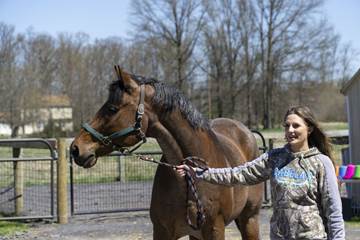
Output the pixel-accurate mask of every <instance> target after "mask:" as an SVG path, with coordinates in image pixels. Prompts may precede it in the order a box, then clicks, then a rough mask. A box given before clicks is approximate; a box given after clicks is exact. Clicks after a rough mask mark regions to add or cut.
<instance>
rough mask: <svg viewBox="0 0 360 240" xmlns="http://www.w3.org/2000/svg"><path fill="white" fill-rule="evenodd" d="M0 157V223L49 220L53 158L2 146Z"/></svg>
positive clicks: (52, 185)
mask: <svg viewBox="0 0 360 240" xmlns="http://www.w3.org/2000/svg"><path fill="white" fill-rule="evenodd" d="M4 142H5V140H0V145H1V144H4ZM27 144H29V143H27ZM0 156H1V158H0V219H3V220H6V219H25V218H26V219H30V218H53V217H54V210H55V201H54V199H55V191H54V190H55V189H54V175H53V174H54V166H55V160H56V159H55V157H54V156H49V151H44V149H43V150H39V149H37V150H35V151H34V150H32V149H23V150H20V148H12V147H6V146H5V147H4V146H3V145H1V148H0Z"/></svg>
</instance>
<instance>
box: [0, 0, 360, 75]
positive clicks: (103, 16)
mask: <svg viewBox="0 0 360 240" xmlns="http://www.w3.org/2000/svg"><path fill="white" fill-rule="evenodd" d="M130 2H131V0H0V21H2V22H5V23H7V24H12V25H14V26H15V28H16V31H17V32H24V31H26V30H27V29H28V28H29V27H30V26H32V28H33V30H34V31H35V32H44V33H49V34H51V35H53V36H56V35H57V33H59V32H70V33H75V32H85V33H87V34H89V35H90V37H91V38H92V39H94V38H106V37H109V36H120V37H122V38H124V39H126V38H127V36H129V31H130V28H131V25H130V23H129V22H130V21H131V17H130V16H131V14H130ZM359 12H360V0H327V1H326V2H325V7H324V14H326V15H327V17H328V19H329V21H330V22H331V23H332V24H333V25H334V28H335V31H336V32H337V33H339V34H340V35H341V38H342V40H343V42H350V43H351V44H352V46H353V47H354V48H355V49H356V50H357V51H358V52H359V53H360V28H359V26H358V24H359V23H360V13H359ZM356 65H357V66H355V69H354V70H356V69H358V68H359V67H360V59H358V62H357V63H356Z"/></svg>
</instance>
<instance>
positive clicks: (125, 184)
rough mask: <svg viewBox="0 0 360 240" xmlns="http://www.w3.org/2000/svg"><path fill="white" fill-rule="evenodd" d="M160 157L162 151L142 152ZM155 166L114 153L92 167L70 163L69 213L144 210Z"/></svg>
mask: <svg viewBox="0 0 360 240" xmlns="http://www.w3.org/2000/svg"><path fill="white" fill-rule="evenodd" d="M142 153H143V154H146V155H153V157H154V158H155V159H157V160H160V157H161V152H142ZM156 167H157V166H156V165H154V164H149V163H145V162H143V161H141V160H139V159H138V158H137V157H135V156H124V155H122V154H120V153H114V154H112V155H111V156H108V157H102V158H100V159H98V161H97V163H96V165H95V166H94V167H92V168H91V169H83V168H81V167H78V166H77V165H76V164H74V163H73V162H71V171H70V179H71V180H70V182H71V213H72V214H75V215H76V214H87V213H105V212H121V211H136V210H145V209H149V207H150V200H151V191H152V185H153V179H154V176H155V170H156Z"/></svg>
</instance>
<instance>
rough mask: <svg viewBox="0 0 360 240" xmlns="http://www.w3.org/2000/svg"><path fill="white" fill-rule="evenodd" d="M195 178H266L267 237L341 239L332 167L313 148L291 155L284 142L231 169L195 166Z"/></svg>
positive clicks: (233, 181)
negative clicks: (270, 210)
mask: <svg viewBox="0 0 360 240" xmlns="http://www.w3.org/2000/svg"><path fill="white" fill-rule="evenodd" d="M197 177H198V178H200V179H203V180H205V181H208V182H211V183H216V184H223V185H229V186H232V185H235V184H243V185H253V184H257V183H260V182H262V181H265V180H268V179H270V184H271V198H272V203H273V215H272V217H271V220H270V226H271V227H270V238H271V239H272V240H278V239H282V240H285V239H286V240H292V239H311V240H314V239H336V240H338V239H345V230H344V222H343V218H342V209H341V199H340V194H339V191H338V185H337V179H336V176H335V171H334V167H333V164H332V162H331V160H330V159H329V158H328V157H327V156H325V155H323V154H321V153H320V152H319V151H318V149H317V148H311V149H309V150H308V151H304V152H299V153H292V152H291V151H290V150H289V147H288V146H285V147H283V148H279V149H274V150H271V151H269V152H267V153H264V154H263V155H261V156H260V157H258V158H257V159H255V160H253V161H251V162H248V163H246V164H244V165H242V166H238V167H235V168H210V169H208V170H206V171H201V170H200V169H197Z"/></svg>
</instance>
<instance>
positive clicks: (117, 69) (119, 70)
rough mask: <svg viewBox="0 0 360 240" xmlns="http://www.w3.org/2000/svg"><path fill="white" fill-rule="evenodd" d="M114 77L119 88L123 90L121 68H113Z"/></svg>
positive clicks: (117, 66)
mask: <svg viewBox="0 0 360 240" xmlns="http://www.w3.org/2000/svg"><path fill="white" fill-rule="evenodd" d="M114 69H115V73H116V77H117V79H118V81H119V85H120V88H124V79H123V77H122V73H121V68H120V66H119V65H115V66H114Z"/></svg>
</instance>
